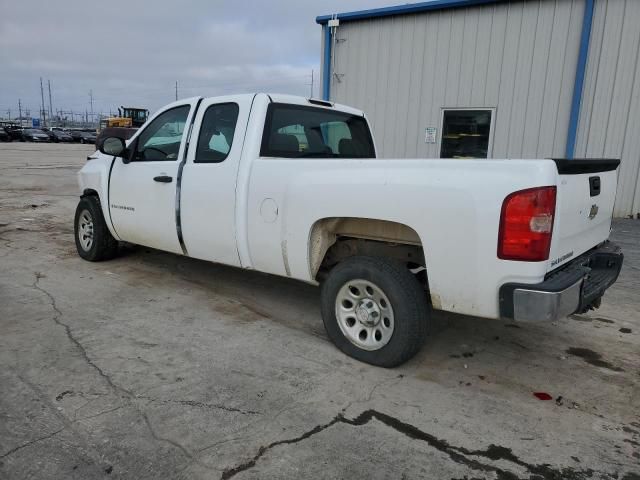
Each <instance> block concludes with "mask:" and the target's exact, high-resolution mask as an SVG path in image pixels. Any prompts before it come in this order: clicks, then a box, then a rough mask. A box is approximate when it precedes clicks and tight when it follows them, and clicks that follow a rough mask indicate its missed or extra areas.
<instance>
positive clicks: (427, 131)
mask: <svg viewBox="0 0 640 480" xmlns="http://www.w3.org/2000/svg"><path fill="white" fill-rule="evenodd" d="M316 21H317V22H318V23H319V24H321V25H322V80H323V83H322V93H323V97H324V98H325V99H326V100H331V101H335V102H339V103H345V104H348V105H353V106H355V107H357V108H360V109H362V110H364V111H365V112H366V113H367V116H368V117H369V120H370V122H371V124H372V127H373V130H374V134H375V135H376V139H377V144H378V149H379V151H380V153H381V154H382V155H383V156H385V157H423V158H439V157H442V158H445V157H447V158H449V157H450V158H465V157H467V158H468V157H488V158H549V157H553V158H574V157H591V158H605V157H606V158H620V159H622V163H621V167H620V169H619V187H618V197H617V201H616V207H615V215H616V216H619V217H622V216H628V215H634V216H636V215H639V214H640V171H639V170H640V59H639V56H638V52H639V51H640V0H520V1H516V0H511V1H500V0H432V1H429V2H422V3H416V4H407V5H400V6H396V7H386V8H378V9H373V10H364V11H359V12H348V13H338V14H333V15H325V16H320V17H318V18H317V19H316Z"/></svg>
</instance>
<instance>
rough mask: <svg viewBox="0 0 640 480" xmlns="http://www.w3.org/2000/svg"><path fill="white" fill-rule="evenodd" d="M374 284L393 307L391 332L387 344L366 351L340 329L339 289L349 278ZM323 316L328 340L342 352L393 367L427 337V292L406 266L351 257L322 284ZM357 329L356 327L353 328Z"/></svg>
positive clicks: (401, 361) (380, 259)
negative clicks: (337, 312)
mask: <svg viewBox="0 0 640 480" xmlns="http://www.w3.org/2000/svg"><path fill="white" fill-rule="evenodd" d="M356 279H361V280H365V281H367V282H371V283H373V284H375V286H377V287H378V288H379V289H380V290H381V291H382V292H383V293H384V295H386V297H387V298H388V299H389V302H390V303H391V306H392V309H393V317H394V320H393V325H394V327H393V333H392V334H391V338H390V340H388V343H386V345H384V346H382V347H381V348H379V349H377V350H366V349H363V348H360V347H359V346H357V345H356V344H355V343H353V342H352V341H351V340H350V339H349V338H348V337H347V336H346V335H345V334H344V333H343V332H342V329H341V327H340V325H339V324H338V318H337V316H336V299H337V297H338V293H339V292H340V289H341V288H342V287H343V286H345V285H346V284H347V282H349V281H351V280H356ZM321 302H322V305H321V308H322V319H323V321H324V326H325V329H326V330H327V334H328V335H329V338H330V339H331V341H332V342H333V343H334V344H335V345H336V346H337V347H338V348H339V349H340V350H342V351H343V352H344V353H346V354H347V355H349V356H350V357H353V358H355V359H357V360H360V361H362V362H366V363H369V364H371V365H377V366H380V367H387V368H389V367H395V366H398V365H400V364H402V363H404V362H406V361H407V360H409V359H410V358H411V357H413V356H414V355H415V354H416V353H418V351H419V350H420V348H421V347H422V345H423V344H424V341H425V339H426V337H427V327H428V321H429V319H428V304H427V293H426V292H425V290H424V288H423V287H422V286H421V285H420V283H419V282H418V280H417V279H416V278H415V276H414V275H413V274H412V273H411V272H410V271H409V269H408V268H407V267H406V266H405V265H403V264H402V263H400V262H397V261H395V260H390V259H387V258H379V257H365V256H356V257H350V258H348V259H346V260H344V261H343V262H341V263H339V264H338V265H336V266H335V267H334V268H333V269H332V270H331V271H330V272H329V274H328V276H327V278H326V279H325V281H324V282H323V283H322V286H321ZM356 328H357V327H356Z"/></svg>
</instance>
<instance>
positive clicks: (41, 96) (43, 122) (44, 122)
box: [40, 77, 47, 127]
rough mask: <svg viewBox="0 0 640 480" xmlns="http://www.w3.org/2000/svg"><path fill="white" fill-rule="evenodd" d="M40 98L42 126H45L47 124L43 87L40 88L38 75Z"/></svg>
mask: <svg viewBox="0 0 640 480" xmlns="http://www.w3.org/2000/svg"><path fill="white" fill-rule="evenodd" d="M40 99H41V100H42V103H41V106H42V110H41V112H42V114H41V117H42V126H43V127H46V126H47V115H46V114H45V110H44V88H42V77H40Z"/></svg>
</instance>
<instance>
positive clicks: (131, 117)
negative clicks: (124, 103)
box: [96, 107, 149, 144]
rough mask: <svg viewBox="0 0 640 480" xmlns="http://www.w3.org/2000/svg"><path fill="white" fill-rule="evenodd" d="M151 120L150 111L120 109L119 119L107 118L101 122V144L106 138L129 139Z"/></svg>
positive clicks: (128, 108) (99, 132) (99, 137)
mask: <svg viewBox="0 0 640 480" xmlns="http://www.w3.org/2000/svg"><path fill="white" fill-rule="evenodd" d="M147 118H149V110H147V109H146V108H136V107H120V108H119V109H118V116H117V117H107V118H103V119H102V120H100V127H99V128H98V140H97V142H96V144H99V142H100V141H101V140H103V139H104V138H106V137H120V138H122V139H125V140H126V139H129V138H131V136H132V135H133V134H134V133H135V131H136V130H138V128H140V127H141V126H142V125H143V124H144V122H146V121H147Z"/></svg>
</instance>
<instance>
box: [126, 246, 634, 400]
mask: <svg viewBox="0 0 640 480" xmlns="http://www.w3.org/2000/svg"><path fill="white" fill-rule="evenodd" d="M117 262H118V263H119V264H120V265H122V266H123V267H124V266H125V265H129V268H130V269H134V270H141V273H143V274H144V277H145V278H146V279H150V278H151V279H153V278H157V277H154V275H149V273H153V272H154V271H162V272H164V273H165V274H166V273H169V274H170V277H171V281H172V283H173V285H174V286H175V287H176V288H178V287H180V286H181V285H182V286H184V284H185V283H188V284H189V285H190V286H191V288H193V287H196V288H195V289H194V291H196V290H200V292H201V293H202V294H204V296H205V297H207V298H209V299H213V298H218V299H223V300H226V303H225V301H223V302H217V303H215V302H214V303H212V305H211V308H213V309H214V310H217V311H219V312H220V313H223V314H225V315H230V316H232V317H233V318H234V320H236V321H239V322H258V321H268V322H275V323H278V324H280V325H282V326H284V327H286V328H291V329H295V330H300V331H304V332H306V333H309V334H311V335H313V336H314V337H318V338H322V339H324V340H325V341H327V342H329V340H328V338H327V336H326V333H325V331H324V327H323V325H322V319H321V316H320V300H319V290H318V288H317V287H316V286H314V285H310V284H305V283H302V282H298V281H295V280H291V279H287V278H283V277H278V276H273V275H268V274H264V273H260V272H254V271H249V270H242V269H237V268H232V267H227V266H225V265H220V264H212V263H209V262H205V261H200V260H195V259H191V258H185V257H181V256H178V255H172V254H168V253H164V252H160V251H156V250H152V249H148V248H143V247H130V246H127V247H125V248H124V249H123V254H122V256H121V257H120V260H119V261H117ZM163 277H164V279H165V280H163V281H166V276H163ZM430 321H431V334H430V338H429V340H428V341H427V343H426V345H425V346H424V347H423V349H422V351H421V352H420V353H419V354H418V355H417V356H416V357H415V358H414V359H413V360H411V361H410V362H408V363H407V364H405V365H404V366H402V367H400V368H399V370H404V371H406V372H407V373H410V374H413V375H415V376H416V377H418V378H421V379H424V380H437V381H441V380H442V379H445V378H448V377H449V376H450V374H452V373H454V372H455V375H454V377H459V380H457V381H456V382H462V383H463V384H464V385H466V384H467V383H469V382H471V381H474V382H478V381H481V382H484V383H487V384H488V383H490V382H500V383H503V384H513V385H519V384H526V385H527V388H531V389H533V388H537V389H540V388H544V387H545V385H549V383H550V380H551V379H554V378H555V379H557V380H558V381H564V380H567V381H570V382H571V383H573V380H575V375H576V372H577V371H584V372H585V375H593V374H596V375H600V376H602V377H603V378H610V377H611V375H612V374H616V373H617V374H618V375H622V374H623V372H624V370H625V365H624V364H625V363H627V361H629V362H631V361H632V355H631V353H632V352H631V351H630V352H629V355H628V357H627V356H626V355H625V349H621V350H619V351H618V352H617V353H618V355H617V357H618V358H609V357H611V355H609V357H607V356H606V355H603V353H605V352H608V351H609V350H608V349H607V347H606V346H605V345H606V343H607V342H610V341H613V340H614V339H613V338H609V337H612V336H613V337H617V335H616V334H617V333H618V326H617V323H616V321H614V320H609V319H602V318H601V317H598V316H597V315H583V316H574V317H573V318H568V319H565V320H562V321H559V322H555V323H548V322H541V323H511V322H505V321H500V320H487V319H482V318H477V317H470V316H464V315H456V314H451V313H447V312H440V311H434V312H432V315H431V318H430ZM594 332H595V334H594ZM630 347H631V346H630ZM580 349H582V350H580ZM631 350H632V349H631ZM589 352H590V353H589ZM579 354H582V355H579ZM334 355H336V356H337V357H340V356H342V353H340V352H338V351H337V350H335V351H334ZM594 358H595V361H594ZM590 359H591V361H590ZM608 367H609V368H608ZM561 377H562V378H561ZM525 380H526V381H525Z"/></svg>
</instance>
